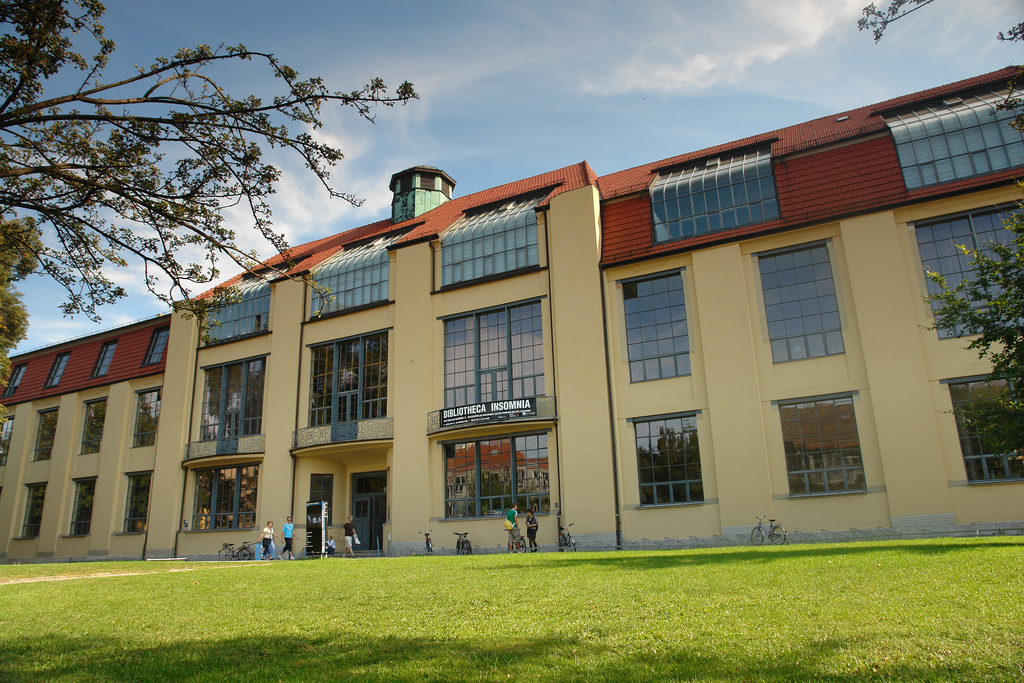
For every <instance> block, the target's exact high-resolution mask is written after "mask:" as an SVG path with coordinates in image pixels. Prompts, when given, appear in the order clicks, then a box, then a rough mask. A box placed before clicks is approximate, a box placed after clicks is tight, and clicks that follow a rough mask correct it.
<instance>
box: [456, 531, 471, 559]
mask: <svg viewBox="0 0 1024 683" xmlns="http://www.w3.org/2000/svg"><path fill="white" fill-rule="evenodd" d="M452 533H453V534H455V535H456V536H458V537H459V540H457V541H455V554H456V555H472V554H473V544H472V543H470V542H469V532H468V531H467V532H466V533H464V534H460V533H459V532H457V531H453V532H452Z"/></svg>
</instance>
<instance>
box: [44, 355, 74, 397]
mask: <svg viewBox="0 0 1024 683" xmlns="http://www.w3.org/2000/svg"><path fill="white" fill-rule="evenodd" d="M70 358H71V352H70V351H65V352H63V353H58V354H57V355H56V356H54V357H53V364H52V365H51V366H50V373H49V374H48V375H47V376H46V382H44V383H43V388H44V389H50V388H52V387H55V386H57V385H59V384H60V381H61V380H62V379H63V378H64V371H65V370H67V367H68V360H69V359H70Z"/></svg>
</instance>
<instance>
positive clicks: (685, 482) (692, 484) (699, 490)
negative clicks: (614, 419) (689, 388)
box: [628, 411, 705, 508]
mask: <svg viewBox="0 0 1024 683" xmlns="http://www.w3.org/2000/svg"><path fill="white" fill-rule="evenodd" d="M699 414H700V413H699V412H696V411H690V412H685V413H674V414H670V415H655V416H650V417H643V418H640V417H637V418H630V419H629V420H628V421H629V422H632V423H633V445H634V446H635V451H634V452H635V454H636V469H637V493H638V496H639V498H638V500H639V502H640V507H641V508H657V507H666V506H673V505H702V504H703V503H704V501H705V499H704V464H703V462H702V460H701V452H700V430H699V429H698V428H697V416H698V415H699ZM671 422H678V423H679V427H680V430H681V431H680V437H679V438H680V440H681V441H683V443H682V444H681V446H680V447H678V448H669V449H667V451H668V452H664V453H663V452H662V451H663V450H666V449H661V448H659V449H658V450H657V451H656V450H655V449H654V444H655V443H656V442H655V438H657V439H658V441H660V440H661V438H664V437H666V436H667V432H666V431H662V432H660V436H658V437H656V435H655V434H654V433H653V432H652V427H653V426H654V425H658V424H663V425H665V427H664V428H665V429H670V427H668V425H669V423H671ZM641 425H643V426H644V428H645V429H644V431H646V433H641V428H640V426H641ZM672 433H674V432H672ZM689 435H692V443H691V438H690V436H689ZM642 441H644V442H647V443H648V444H649V445H650V446H651V449H650V450H649V451H648V458H647V460H646V463H645V460H644V453H643V452H642V450H641V448H642V446H641V442H642ZM666 441H667V439H666ZM674 450H680V451H681V452H680V453H679V455H680V456H681V457H682V461H681V462H678V461H677V462H673V453H672V452H671V451H674ZM693 450H695V451H696V454H697V461H696V464H695V465H694V464H693V463H692V461H690V459H689V455H690V453H691V452H692V451H693ZM659 462H663V464H659ZM647 463H649V464H647ZM694 468H695V469H696V477H694V476H692V475H693V474H694V472H693V470H694ZM680 469H681V471H680ZM679 474H683V475H684V476H683V477H682V478H680V477H678V476H676V475H679ZM680 487H682V490H683V492H684V495H683V496H681V497H677V496H676V494H677V493H678V492H679V489H680ZM645 489H649V492H647V494H646V498H647V500H648V501H649V502H644V501H645ZM662 489H664V491H663V492H664V493H666V494H667V495H668V498H669V499H668V500H659V498H660V496H661V493H662ZM677 498H683V499H677Z"/></svg>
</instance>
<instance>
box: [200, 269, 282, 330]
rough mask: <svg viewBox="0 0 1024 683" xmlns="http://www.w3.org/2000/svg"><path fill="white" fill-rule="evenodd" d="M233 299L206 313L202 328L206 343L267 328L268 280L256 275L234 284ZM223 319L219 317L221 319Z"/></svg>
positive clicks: (268, 318) (268, 324) (268, 314)
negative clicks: (206, 319)
mask: <svg viewBox="0 0 1024 683" xmlns="http://www.w3.org/2000/svg"><path fill="white" fill-rule="evenodd" d="M234 287H235V289H236V293H237V297H238V299H237V301H235V302H234V303H230V304H227V305H225V306H221V307H220V308H218V309H217V310H215V311H213V312H212V313H211V315H210V319H211V321H213V322H215V323H216V324H211V325H210V326H209V327H208V328H207V330H206V336H207V337H208V338H209V343H211V344H217V343H223V342H228V341H233V340H236V339H244V338H246V337H254V336H256V335H258V334H262V333H264V332H269V331H270V296H271V289H270V283H269V282H267V281H266V280H264V279H262V278H260V277H253V278H250V279H247V280H243V281H241V282H238V283H236V284H235V285H234ZM222 318H223V319H222Z"/></svg>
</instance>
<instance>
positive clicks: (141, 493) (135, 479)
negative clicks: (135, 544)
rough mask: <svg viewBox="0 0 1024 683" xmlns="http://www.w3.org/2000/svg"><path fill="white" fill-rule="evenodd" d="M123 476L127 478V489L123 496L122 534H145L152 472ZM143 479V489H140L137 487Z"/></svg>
mask: <svg viewBox="0 0 1024 683" xmlns="http://www.w3.org/2000/svg"><path fill="white" fill-rule="evenodd" d="M125 476H126V477H128V488H127V493H126V494H125V504H124V525H123V527H122V529H123V531H122V533H125V534H141V533H145V531H146V527H147V526H148V525H149V494H150V491H151V487H152V484H153V472H152V471H150V472H132V473H129V474H126V475H125ZM143 479H145V489H141V487H140V486H139V483H140V482H141V481H142V480H143ZM140 501H141V502H140ZM140 522H141V524H140Z"/></svg>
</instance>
